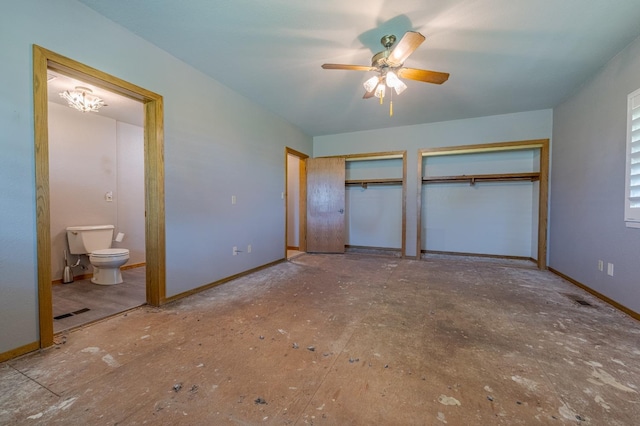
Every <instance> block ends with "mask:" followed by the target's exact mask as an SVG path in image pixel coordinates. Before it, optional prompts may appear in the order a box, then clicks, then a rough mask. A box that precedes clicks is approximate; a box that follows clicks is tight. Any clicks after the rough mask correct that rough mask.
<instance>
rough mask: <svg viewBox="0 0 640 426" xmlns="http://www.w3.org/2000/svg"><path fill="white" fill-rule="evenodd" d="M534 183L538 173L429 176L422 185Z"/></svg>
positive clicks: (537, 178) (423, 180)
mask: <svg viewBox="0 0 640 426" xmlns="http://www.w3.org/2000/svg"><path fill="white" fill-rule="evenodd" d="M523 180H528V181H532V182H533V181H536V180H540V172H528V173H502V174H485V175H457V176H430V177H423V178H422V182H423V183H450V182H469V184H471V185H475V183H476V182H491V181H493V182H497V181H523Z"/></svg>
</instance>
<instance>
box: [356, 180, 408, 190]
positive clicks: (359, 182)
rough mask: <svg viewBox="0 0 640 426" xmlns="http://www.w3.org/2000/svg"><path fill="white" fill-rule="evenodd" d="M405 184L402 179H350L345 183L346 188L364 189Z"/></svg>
mask: <svg viewBox="0 0 640 426" xmlns="http://www.w3.org/2000/svg"><path fill="white" fill-rule="evenodd" d="M403 183H404V182H403V181H402V179H350V180H346V181H345V182H344V184H345V185H346V186H350V185H360V186H362V187H363V188H366V187H367V186H368V185H402V184H403Z"/></svg>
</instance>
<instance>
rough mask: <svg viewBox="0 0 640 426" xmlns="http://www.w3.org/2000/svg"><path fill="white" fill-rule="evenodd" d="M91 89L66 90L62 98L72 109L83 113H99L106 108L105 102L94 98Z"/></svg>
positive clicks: (78, 87) (80, 87)
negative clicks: (102, 108)
mask: <svg viewBox="0 0 640 426" xmlns="http://www.w3.org/2000/svg"><path fill="white" fill-rule="evenodd" d="M92 93H93V92H92V91H91V89H89V88H87V87H82V86H76V88H75V90H65V91H64V92H61V93H60V97H62V98H63V99H65V100H66V101H67V104H68V105H69V107H71V108H75V109H77V110H78V111H82V112H98V110H99V109H100V108H101V107H103V106H105V105H106V104H105V103H104V100H102V99H101V98H99V97H97V96H94V95H93V94H92Z"/></svg>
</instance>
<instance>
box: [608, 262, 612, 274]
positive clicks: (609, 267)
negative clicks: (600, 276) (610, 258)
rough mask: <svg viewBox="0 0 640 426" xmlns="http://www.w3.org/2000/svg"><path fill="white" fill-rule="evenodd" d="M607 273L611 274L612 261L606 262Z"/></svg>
mask: <svg viewBox="0 0 640 426" xmlns="http://www.w3.org/2000/svg"><path fill="white" fill-rule="evenodd" d="M607 275H609V276H610V277H612V276H613V263H607Z"/></svg>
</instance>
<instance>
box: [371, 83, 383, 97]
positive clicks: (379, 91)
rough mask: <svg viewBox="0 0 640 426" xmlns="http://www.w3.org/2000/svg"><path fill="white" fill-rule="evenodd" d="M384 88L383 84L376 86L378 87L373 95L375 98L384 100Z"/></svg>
mask: <svg viewBox="0 0 640 426" xmlns="http://www.w3.org/2000/svg"><path fill="white" fill-rule="evenodd" d="M385 89H386V86H385V85H384V83H380V84H378V87H376V92H375V93H374V95H375V97H376V98H384V94H385V91H386V90H385Z"/></svg>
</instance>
